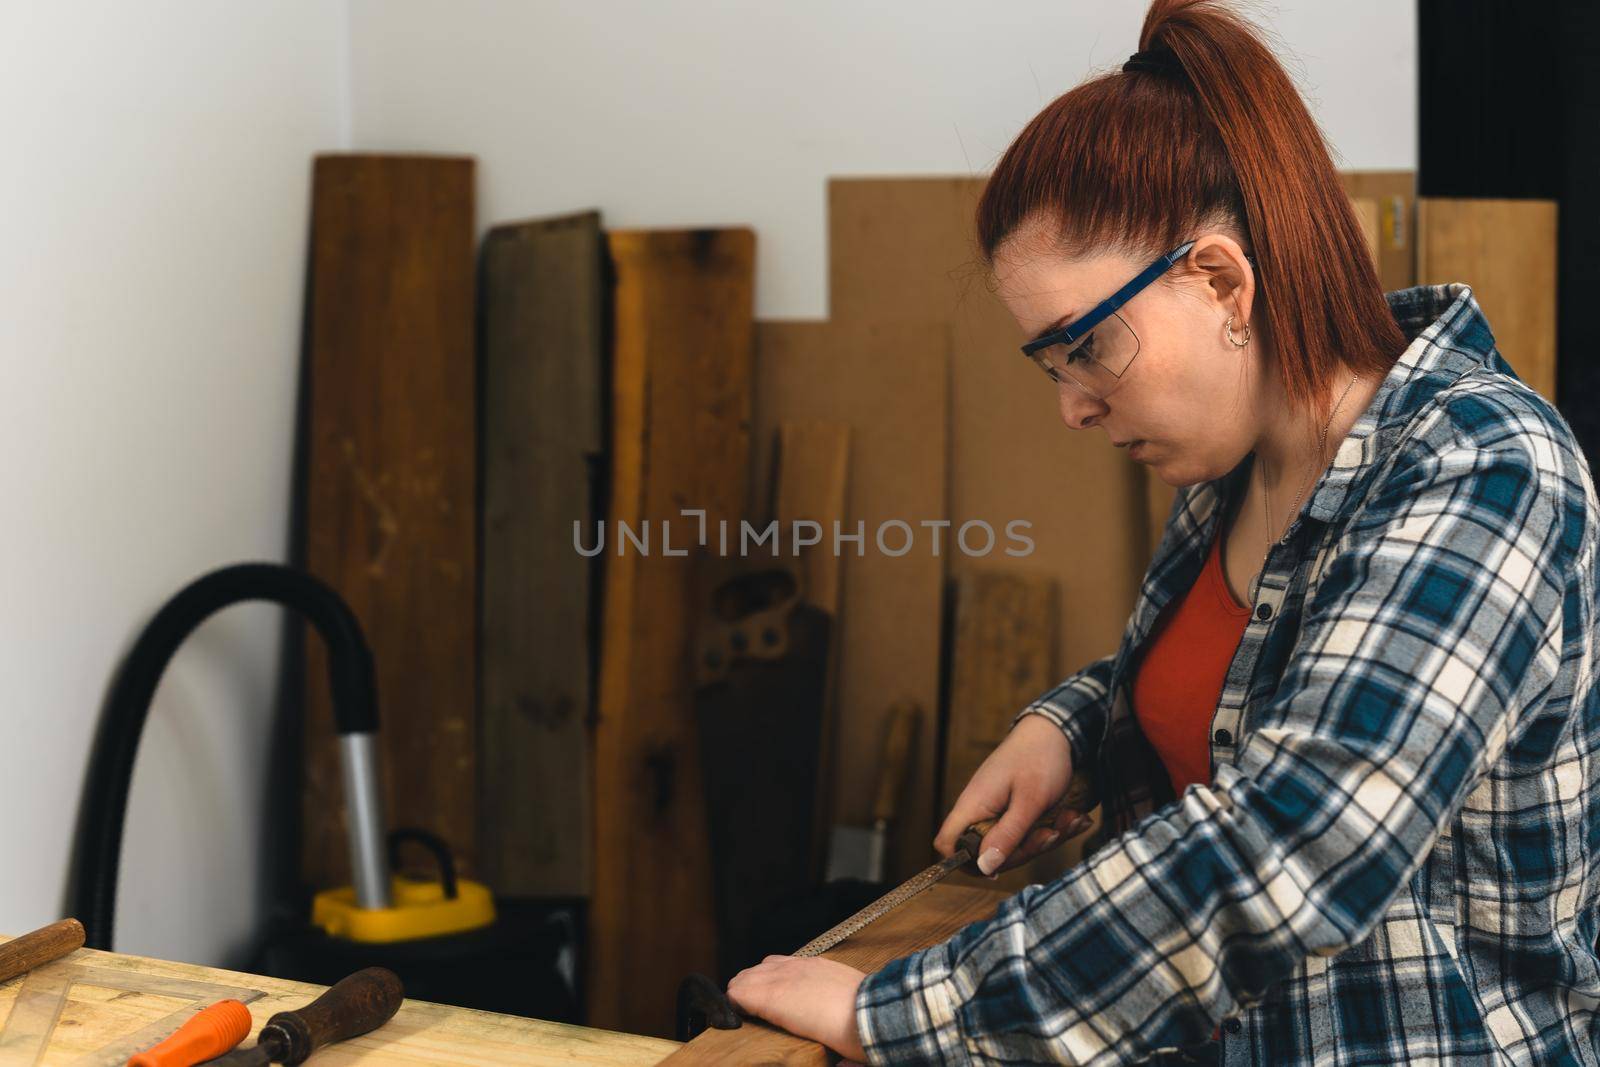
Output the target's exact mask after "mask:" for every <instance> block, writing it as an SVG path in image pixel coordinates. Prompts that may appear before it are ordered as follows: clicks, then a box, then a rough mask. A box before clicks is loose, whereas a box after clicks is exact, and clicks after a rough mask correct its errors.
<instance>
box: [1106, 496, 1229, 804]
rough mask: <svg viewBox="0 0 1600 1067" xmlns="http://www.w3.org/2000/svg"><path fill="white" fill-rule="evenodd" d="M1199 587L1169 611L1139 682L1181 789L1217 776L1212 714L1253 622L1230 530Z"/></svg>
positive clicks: (1155, 743)
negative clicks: (1225, 563) (1234, 578)
mask: <svg viewBox="0 0 1600 1067" xmlns="http://www.w3.org/2000/svg"><path fill="white" fill-rule="evenodd" d="M1221 529H1222V528H1221V524H1219V525H1218V528H1217V530H1218V532H1217V536H1216V537H1215V538H1213V539H1212V541H1211V551H1210V552H1209V553H1208V554H1207V556H1206V562H1205V566H1204V567H1202V568H1201V570H1200V576H1199V577H1198V578H1196V579H1195V583H1194V585H1193V586H1191V587H1190V588H1189V591H1188V592H1187V593H1185V594H1184V595H1183V596H1182V597H1181V598H1179V599H1175V600H1174V601H1172V602H1171V603H1169V604H1168V605H1167V606H1166V608H1165V609H1164V610H1163V611H1162V613H1161V619H1160V620H1158V622H1157V625H1156V628H1155V633H1154V635H1153V636H1152V638H1151V640H1150V644H1149V646H1148V647H1147V648H1146V650H1145V653H1144V655H1143V656H1142V657H1141V659H1140V663H1139V668H1138V671H1137V673H1136V674H1135V676H1134V681H1133V714H1134V717H1135V718H1136V719H1137V720H1138V722H1139V729H1140V730H1142V731H1143V732H1144V735H1145V737H1146V738H1148V739H1149V741H1150V744H1151V746H1152V747H1153V748H1155V750H1156V752H1157V754H1158V755H1160V757H1161V762H1162V763H1163V764H1164V765H1165V766H1166V768H1167V776H1168V777H1169V778H1171V779H1172V789H1173V792H1175V793H1178V794H1181V793H1182V792H1183V790H1184V788H1185V787H1186V786H1189V785H1191V784H1193V783H1196V782H1198V783H1201V784H1203V785H1204V784H1209V783H1210V781H1211V741H1210V738H1209V737H1208V736H1207V735H1208V733H1209V731H1210V729H1211V717H1212V715H1213V714H1215V712H1216V710H1217V702H1218V701H1219V700H1221V698H1222V683H1223V679H1224V677H1225V676H1226V675H1227V673H1228V664H1229V663H1230V662H1231V661H1232V659H1233V654H1234V652H1235V651H1236V650H1237V649H1238V647H1239V641H1240V639H1241V638H1243V637H1244V628H1245V626H1246V625H1248V624H1249V622H1250V608H1249V606H1248V605H1245V604H1241V603H1239V602H1238V601H1237V600H1235V599H1234V597H1233V593H1232V592H1230V591H1229V590H1228V583H1227V581H1226V579H1224V578H1223V576H1222V553H1221V545H1222V532H1221Z"/></svg>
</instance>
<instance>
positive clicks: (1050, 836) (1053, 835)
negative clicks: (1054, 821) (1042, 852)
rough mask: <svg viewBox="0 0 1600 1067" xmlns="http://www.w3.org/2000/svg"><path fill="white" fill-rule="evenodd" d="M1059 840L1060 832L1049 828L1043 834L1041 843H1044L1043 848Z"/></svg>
mask: <svg viewBox="0 0 1600 1067" xmlns="http://www.w3.org/2000/svg"><path fill="white" fill-rule="evenodd" d="M1060 840H1061V834H1060V832H1059V831H1056V830H1051V831H1050V832H1049V833H1047V834H1045V835H1044V842H1043V845H1044V847H1045V848H1049V847H1050V846H1051V845H1053V844H1055V843H1056V842H1057V841H1060Z"/></svg>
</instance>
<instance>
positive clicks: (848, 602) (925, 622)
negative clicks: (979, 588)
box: [754, 322, 950, 877]
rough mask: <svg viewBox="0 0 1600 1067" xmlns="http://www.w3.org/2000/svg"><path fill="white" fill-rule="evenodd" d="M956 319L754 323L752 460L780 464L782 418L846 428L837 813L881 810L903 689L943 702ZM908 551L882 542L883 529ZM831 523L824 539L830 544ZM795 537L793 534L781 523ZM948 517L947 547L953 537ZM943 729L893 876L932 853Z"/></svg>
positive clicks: (838, 817) (924, 746)
mask: <svg viewBox="0 0 1600 1067" xmlns="http://www.w3.org/2000/svg"><path fill="white" fill-rule="evenodd" d="M948 346H949V340H948V332H947V330H946V329H945V328H944V327H942V326H940V325H939V324H936V323H927V322H901V323H893V324H868V323H851V324H838V323H818V322H761V323H757V325H756V366H757V373H756V385H757V389H756V397H755V416H754V417H755V429H756V442H757V445H758V452H757V456H758V462H757V464H756V470H770V469H771V466H772V465H771V461H770V458H769V457H770V455H771V452H770V450H771V448H772V441H773V436H774V432H775V430H776V428H777V427H778V426H779V425H780V424H782V423H783V422H784V421H786V420H823V421H828V422H835V423H840V424H844V425H847V426H848V427H849V428H850V477H849V487H848V490H847V492H846V503H845V509H844V520H845V521H844V523H843V524H842V526H841V528H840V529H841V532H842V533H843V534H844V535H847V536H853V535H854V534H855V533H856V532H857V530H858V524H859V529H860V530H861V531H863V532H864V539H863V540H862V542H860V546H859V547H858V545H857V543H856V542H853V541H841V542H840V550H841V553H842V554H841V556H840V558H839V561H838V562H839V565H840V567H841V568H842V573H843V590H844V591H843V594H842V596H841V598H840V602H839V621H838V624H837V625H838V627H839V637H838V643H837V645H836V646H835V647H836V648H837V650H838V702H837V709H838V714H837V716H836V719H835V723H834V727H835V728H834V730H833V745H832V752H831V756H832V767H833V769H834V780H835V783H836V784H835V791H834V797H833V800H834V803H833V818H834V822H835V823H842V824H845V825H853V826H863V825H866V824H868V823H870V822H871V817H870V812H871V810H872V799H873V795H874V790H875V789H876V787H877V771H878V760H879V753H880V751H881V744H882V742H881V738H882V737H883V732H884V724H885V718H884V717H885V716H886V715H887V713H888V711H889V708H890V706H891V705H892V704H893V703H894V702H895V701H897V700H901V699H905V698H910V699H913V700H915V701H917V702H918V703H919V704H920V705H921V706H922V707H924V708H933V707H937V706H938V694H939V619H940V600H941V583H942V581H943V566H944V563H943V561H944V557H943V556H942V555H941V556H934V555H933V554H932V543H933V542H932V534H933V531H931V530H929V529H926V528H924V527H922V526H920V525H919V524H920V523H922V522H923V521H938V520H942V519H944V518H946V516H947V515H948V508H947V505H946V496H945V492H946V482H945V462H946V455H947V453H946V444H945V434H946V427H947V425H948V418H947V413H948V411H949V408H948V406H947V404H948V395H949V393H948V379H947V368H948V364H947V355H946V353H947V352H948ZM895 520H898V521H899V522H903V523H906V524H908V525H909V527H910V528H911V532H912V534H913V536H914V541H913V542H912V544H911V546H910V549H909V550H908V551H906V552H905V554H904V555H898V556H895V555H889V554H887V553H885V552H884V551H882V550H881V549H880V546H879V545H878V543H877V534H878V531H879V529H880V527H883V530H884V538H885V543H886V544H887V546H888V548H889V549H890V550H891V551H896V552H898V551H900V550H901V549H902V547H903V546H904V544H905V533H904V532H903V531H901V530H899V529H898V528H897V527H894V526H884V524H886V523H890V522H892V521H895ZM832 533H833V531H832V530H831V529H829V530H825V531H824V533H823V536H824V538H825V542H824V544H823V545H819V546H817V549H813V550H812V551H817V550H821V551H824V552H832V551H833V543H832ZM783 535H784V537H785V540H786V545H785V549H786V550H790V546H791V545H792V537H793V534H792V532H791V531H790V530H788V529H785V530H784V531H783ZM949 539H950V538H949V531H944V532H943V534H942V538H941V540H942V542H943V543H942V545H941V548H942V551H943V552H946V553H947V552H948V551H949V545H948V541H949ZM936 741H937V738H936V737H935V736H934V732H933V731H932V730H923V731H920V732H919V736H918V746H917V749H916V751H915V752H914V753H913V755H912V759H911V767H910V771H909V773H908V775H907V778H908V781H907V786H906V793H905V796H906V797H908V798H910V799H908V800H907V802H906V805H905V807H904V808H903V810H902V818H901V825H900V826H899V827H898V828H897V830H896V834H895V837H896V841H895V843H894V846H893V848H892V850H891V852H890V855H889V859H888V864H887V867H888V872H889V876H890V877H897V876H909V875H910V874H912V873H915V872H916V871H917V870H919V869H921V868H922V867H923V866H926V865H927V863H928V862H929V857H930V856H931V855H932V845H931V842H932V840H933V830H934V822H933V820H934V814H935V793H934V789H935V782H936V779H937V767H936V766H935V758H936V748H935V742H936Z"/></svg>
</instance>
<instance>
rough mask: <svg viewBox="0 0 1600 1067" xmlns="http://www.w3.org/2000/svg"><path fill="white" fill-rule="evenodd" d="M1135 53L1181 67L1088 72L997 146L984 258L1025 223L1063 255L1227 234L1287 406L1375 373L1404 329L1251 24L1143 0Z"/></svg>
mask: <svg viewBox="0 0 1600 1067" xmlns="http://www.w3.org/2000/svg"><path fill="white" fill-rule="evenodd" d="M1139 48H1140V50H1141V51H1157V52H1163V51H1170V52H1171V53H1172V54H1173V56H1174V57H1175V59H1176V62H1178V63H1180V64H1181V65H1182V71H1181V73H1169V72H1164V71H1152V70H1145V69H1140V70H1132V71H1122V70H1117V71H1115V72H1112V73H1109V74H1102V75H1099V76H1097V77H1095V78H1093V79H1091V80H1089V81H1086V82H1084V83H1083V84H1081V85H1079V86H1077V87H1076V88H1074V89H1072V90H1071V91H1069V92H1067V93H1065V94H1063V95H1062V96H1059V97H1057V98H1056V99H1055V100H1054V101H1052V102H1051V103H1050V105H1049V106H1047V107H1046V108H1045V109H1044V110H1043V111H1041V112H1039V114H1038V115H1036V116H1035V117H1034V118H1033V120H1032V121H1031V122H1029V123H1028V125H1027V127H1026V128H1025V129H1024V130H1023V131H1022V132H1021V133H1020V134H1018V135H1017V139H1016V140H1015V141H1013V142H1012V144H1011V146H1010V147H1009V148H1007V149H1006V152H1005V155H1004V156H1002V157H1001V159H1000V162H999V164H998V165H997V166H996V167H995V169H994V172H993V173H992V174H991V175H990V177H989V180H988V182H987V184H986V185H985V186H984V190H983V195H982V197H981V199H980V200H979V202H978V210H977V230H978V246H979V249H980V250H981V253H982V255H983V259H984V262H985V264H986V265H988V266H989V267H990V268H991V269H992V267H993V263H994V255H995V250H996V249H997V248H998V247H999V246H1000V244H1001V243H1002V242H1004V241H1005V240H1006V238H1007V237H1009V236H1010V235H1011V234H1012V233H1013V232H1014V231H1016V229H1017V228H1018V226H1019V225H1021V224H1022V223H1023V222H1025V221H1028V220H1029V219H1030V217H1032V216H1035V215H1037V216H1039V218H1040V219H1041V220H1043V221H1045V222H1047V224H1048V226H1049V228H1050V230H1051V236H1052V238H1053V247H1054V248H1055V249H1056V250H1057V251H1059V252H1060V253H1061V254H1064V255H1068V256H1077V255H1081V254H1083V253H1084V252H1086V251H1088V250H1090V249H1095V250H1099V251H1104V250H1108V249H1114V250H1119V251H1123V252H1126V253H1127V254H1128V255H1130V256H1137V257H1140V258H1147V259H1151V260H1153V259H1155V258H1156V257H1157V256H1159V255H1161V254H1163V253H1165V252H1168V251H1170V250H1171V249H1173V248H1175V247H1177V246H1178V245H1180V244H1182V243H1183V242H1184V241H1186V240H1189V239H1190V238H1191V237H1192V236H1194V235H1195V234H1196V233H1197V232H1200V231H1201V230H1202V229H1221V230H1224V231H1231V232H1232V233H1233V234H1234V235H1235V236H1236V237H1238V238H1239V239H1240V243H1241V244H1242V245H1243V246H1244V249H1245V251H1247V252H1253V254H1254V257H1255V269H1256V284H1257V288H1256V296H1257V299H1258V300H1260V301H1261V302H1262V307H1263V310H1264V313H1265V322H1266V326H1267V329H1268V331H1269V332H1270V335H1271V338H1272V343H1273V347H1274V350H1275V353H1276V357H1277V361H1278V366H1279V370H1280V373H1281V377H1282V380H1283V385H1284V391H1285V393H1286V394H1287V395H1288V398H1289V402H1290V403H1291V404H1292V405H1293V406H1294V407H1296V408H1297V409H1306V408H1309V407H1310V406H1311V402H1312V400H1313V398H1321V397H1323V396H1324V395H1325V392H1326V390H1327V388H1328V384H1329V380H1330V379H1331V378H1332V376H1333V372H1334V369H1335V360H1337V359H1340V358H1342V359H1343V360H1344V362H1345V364H1346V365H1347V366H1349V367H1350V368H1351V369H1352V370H1354V371H1357V372H1360V373H1361V374H1362V375H1363V376H1364V377H1367V378H1368V379H1369V380H1370V379H1371V378H1372V377H1374V376H1376V377H1379V378H1381V377H1382V376H1383V375H1385V374H1387V373H1388V370H1389V368H1390V367H1391V366H1393V364H1394V362H1395V360H1396V359H1397V358H1398V357H1399V355H1400V353H1401V351H1402V350H1403V349H1404V348H1405V344H1406V340H1405V335H1404V334H1403V333H1402V332H1401V331H1400V327H1399V326H1398V325H1397V324H1396V323H1395V321H1394V317H1393V316H1392V315H1391V314H1390V312H1389V306H1388V302H1387V301H1386V300H1385V299H1384V295H1383V289H1382V287H1381V285H1380V284H1379V282H1378V274H1377V269H1376V267H1375V266H1374V264H1373V261H1372V256H1371V253H1370V252H1369V251H1368V250H1367V245H1366V242H1365V240H1364V239H1363V238H1362V235H1361V228H1360V225H1359V223H1358V222H1357V220H1356V215H1355V210H1354V208H1353V207H1352V205H1351V203H1350V198H1349V197H1348V196H1347V195H1346V193H1345V191H1344V186H1343V185H1342V184H1341V182H1340V179H1339V175H1338V173H1337V171H1335V169H1334V166H1333V160H1332V157H1331V155H1330V153H1329V151H1328V147H1327V144H1326V142H1325V141H1324V139H1323V136H1322V132H1321V130H1320V129H1319V128H1318V126H1317V124H1316V120H1315V119H1313V118H1312V117H1311V113H1310V111H1308V110H1307V108H1306V106H1305V102H1304V101H1303V100H1302V99H1301V97H1300V94H1299V92H1298V91H1297V90H1296V89H1295V86H1294V83H1293V82H1292V81H1291V80H1290V78H1289V75H1288V74H1287V73H1286V72H1285V71H1284V69H1283V67H1282V66H1281V65H1280V64H1279V62H1278V60H1277V58H1276V57H1275V56H1274V55H1273V54H1272V52H1271V51H1270V50H1269V49H1268V48H1267V47H1266V46H1265V45H1264V44H1263V43H1262V41H1261V38H1260V35H1259V32H1258V31H1257V29H1256V28H1255V27H1254V26H1253V25H1252V24H1251V23H1250V22H1248V21H1246V20H1245V19H1244V18H1242V17H1240V16H1239V15H1238V14H1236V13H1235V12H1233V11H1231V10H1229V8H1228V7H1227V6H1226V4H1225V2H1224V0H1154V2H1153V3H1151V5H1150V8H1149V10H1148V11H1147V12H1146V14H1145V20H1144V28H1143V29H1142V30H1141V31H1140V34H1139ZM1176 269H1181V264H1180V265H1179V268H1175V270H1176Z"/></svg>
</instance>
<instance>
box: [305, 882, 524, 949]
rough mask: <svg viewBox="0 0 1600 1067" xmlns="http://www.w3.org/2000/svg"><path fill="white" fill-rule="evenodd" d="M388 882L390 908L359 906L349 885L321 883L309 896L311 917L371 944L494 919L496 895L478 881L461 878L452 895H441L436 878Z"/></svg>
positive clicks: (333, 931) (334, 932) (332, 931)
mask: <svg viewBox="0 0 1600 1067" xmlns="http://www.w3.org/2000/svg"><path fill="white" fill-rule="evenodd" d="M391 885H392V886H393V890H392V896H393V900H394V906H393V907H391V908H362V907H357V906H356V891H355V888H354V887H353V886H344V887H342V888H340V889H325V890H323V891H322V892H320V893H318V894H317V895H316V898H315V900H313V901H312V904H311V921H312V923H313V924H315V925H317V926H320V927H322V929H323V930H324V931H326V932H327V934H328V936H330V937H342V938H345V939H346V940H349V941H364V942H368V943H374V944H379V943H387V942H391V941H416V940H419V939H421V938H424V937H443V936H444V935H446V934H459V933H464V932H466V931H467V930H476V929H478V928H480V927H484V926H488V925H489V924H490V923H492V922H494V897H493V896H491V895H490V893H489V888H488V887H487V886H485V885H482V884H480V883H478V882H469V881H467V880H466V879H465V878H463V879H461V880H460V881H459V882H457V883H456V897H455V899H454V900H446V899H445V897H444V887H443V886H442V885H440V884H439V883H438V882H417V881H413V880H411V879H410V878H400V877H396V878H394V879H392V881H391Z"/></svg>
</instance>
